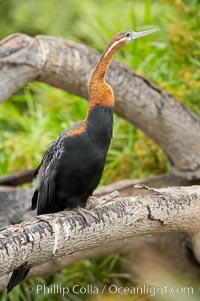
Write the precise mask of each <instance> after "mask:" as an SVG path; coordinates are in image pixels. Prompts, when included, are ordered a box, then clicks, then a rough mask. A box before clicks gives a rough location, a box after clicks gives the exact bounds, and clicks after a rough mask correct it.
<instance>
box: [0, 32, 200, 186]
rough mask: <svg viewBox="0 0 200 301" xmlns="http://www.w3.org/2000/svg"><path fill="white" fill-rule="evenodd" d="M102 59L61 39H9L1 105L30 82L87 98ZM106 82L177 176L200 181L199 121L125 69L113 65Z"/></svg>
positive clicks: (0, 78) (0, 55) (2, 51)
mask: <svg viewBox="0 0 200 301" xmlns="http://www.w3.org/2000/svg"><path fill="white" fill-rule="evenodd" d="M99 56H100V54H99V53H98V52H96V51H94V50H92V49H90V48H89V47H87V46H84V45H80V44H77V43H74V42H72V41H67V40H64V39H62V38H54V37H47V36H37V37H35V38H31V37H29V36H27V35H23V34H16V35H13V36H10V37H8V38H7V39H5V40H3V41H1V43H0V101H3V100H6V99H7V98H8V97H9V96H10V95H12V94H13V93H14V92H16V91H17V90H18V89H20V88H22V87H23V86H24V85H25V84H27V83H28V82H30V81H32V80H39V81H42V82H46V83H48V84H51V85H54V86H56V87H59V88H63V89H65V90H67V91H68V92H71V93H74V94H77V95H79V96H82V97H84V98H87V82H88V79H89V76H90V74H91V71H92V69H93V68H94V66H95V64H96V62H97V60H98V59H99ZM108 81H109V83H110V84H111V86H112V87H113V89H114V93H115V98H116V106H115V111H116V113H117V114H119V115H120V116H122V117H123V118H125V119H126V120H128V121H129V122H131V123H133V124H134V125H136V126H138V127H139V128H140V129H142V130H143V131H144V132H145V133H146V134H147V135H148V136H149V137H150V138H152V139H153V140H154V141H155V142H156V143H157V144H158V145H159V146H160V147H161V148H162V149H163V150H164V152H165V153H166V154H167V155H168V156H169V158H170V160H171V162H172V165H173V168H172V172H173V173H174V174H175V175H177V176H180V177H183V178H186V179H189V180H190V179H199V178H200V156H199V153H200V143H199V141H200V120H199V118H198V117H197V116H196V115H195V114H193V113H192V112H191V111H190V110H189V109H187V107H185V106H184V105H183V104H182V103H180V102H179V101H177V100H176V99H175V98H174V97H173V96H172V95H170V94H168V93H166V92H165V91H163V90H162V89H160V88H159V87H157V86H155V85H153V84H151V83H150V82H149V81H148V80H147V79H146V78H144V77H142V76H141V75H138V74H136V73H135V72H133V71H132V70H131V69H130V68H128V67H127V66H125V65H123V64H120V63H118V62H113V63H112V65H111V67H110V70H109V72H108ZM188 146H189V147H188Z"/></svg>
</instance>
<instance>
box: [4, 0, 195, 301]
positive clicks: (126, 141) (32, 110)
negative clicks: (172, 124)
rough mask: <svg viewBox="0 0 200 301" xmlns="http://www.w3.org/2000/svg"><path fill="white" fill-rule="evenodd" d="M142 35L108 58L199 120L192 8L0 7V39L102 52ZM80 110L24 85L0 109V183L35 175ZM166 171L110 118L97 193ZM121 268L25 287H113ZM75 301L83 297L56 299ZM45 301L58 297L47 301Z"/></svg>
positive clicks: (88, 264) (19, 293)
mask: <svg viewBox="0 0 200 301" xmlns="http://www.w3.org/2000/svg"><path fill="white" fill-rule="evenodd" d="M150 28H159V29H160V31H159V32H158V33H156V34H154V35H151V36H149V37H146V38H144V39H140V40H137V41H135V42H134V43H132V44H130V45H128V46H126V47H124V48H123V49H122V50H121V51H120V52H119V53H118V54H117V55H116V57H115V58H116V59H117V60H120V61H122V62H124V63H125V64H127V65H129V66H130V67H132V68H133V69H134V70H136V71H137V72H139V73H140V74H142V75H144V76H145V77H147V78H148V79H149V80H151V81H152V82H154V83H155V84H157V85H159V86H160V87H162V88H164V89H166V90H167V91H169V92H170V93H172V94H173V95H175V96H176V97H177V98H178V99H179V100H180V101H182V102H183V103H185V104H186V105H187V106H188V107H189V108H190V109H191V110H192V111H194V112H195V113H196V114H197V115H199V116H200V93H199V90H200V81H199V79H200V68H199V67H200V60H199V58H200V39H199V32H200V31H199V28H200V2H199V1H198V0H196V1H195V0H188V1H187V0H185V1H178V0H177V1H173V0H169V1H164V0H152V1H151V0H146V1H139V0H138V1H128V0H127V1H125V0H111V1H107V0H100V1H92V0H83V1H79V0H73V1H72V0H68V1H67V0H59V1H58V0H28V1H27V0H17V1H14V0H0V39H3V38H5V37H6V36H8V35H10V34H13V33H16V32H22V33H26V34H29V35H32V36H34V35H41V34H42V35H52V36H62V37H64V38H66V39H71V40H74V41H76V42H79V43H83V44H86V45H89V46H91V47H93V48H96V49H97V50H99V51H103V50H104V48H105V46H106V45H107V43H108V41H109V39H110V38H111V37H112V35H113V34H115V33H116V32H117V31H121V30H125V29H133V30H135V31H140V30H146V29H150ZM86 110H87V101H85V100H83V99H81V98H79V97H77V96H74V95H71V94H69V93H67V92H65V91H61V90H59V89H56V88H53V87H50V86H48V85H46V84H43V83H36V82H34V83H30V84H29V85H27V86H26V87H24V89H22V90H21V91H18V93H16V94H15V95H13V96H12V97H11V98H10V100H9V101H7V102H5V103H3V104H2V105H1V106H0V154H1V156H0V176H3V175H7V174H11V173H13V172H16V171H21V170H25V169H30V168H36V167H37V166H38V164H39V163H40V160H41V158H42V156H43V153H44V151H45V150H46V148H47V147H48V145H49V143H50V142H51V141H52V140H54V139H55V138H56V137H57V136H58V134H59V133H60V132H61V131H62V130H63V129H66V128H68V127H70V126H71V125H72V124H73V123H74V122H76V121H78V120H81V119H83V118H84V117H85V113H86ZM30 142H31V143H30ZM169 168H170V167H169V162H168V159H167V158H166V156H165V154H164V153H163V152H162V150H161V149H160V148H158V146H157V145H155V143H154V142H153V141H152V140H150V139H149V138H148V137H146V136H145V135H144V134H143V133H142V132H141V131H140V130H139V129H137V128H135V127H134V126H132V125H130V124H128V123H127V122H126V121H124V120H122V119H121V118H120V117H118V116H115V117H114V138H113V140H112V144H111V147H110V150H109V153H108V157H107V163H106V167H105V170H104V174H103V177H102V180H101V185H104V184H107V183H111V182H113V181H116V180H119V179H124V178H144V177H149V176H151V175H158V174H163V173H165V172H167V171H168V169H169ZM124 260H125V259H124V257H122V256H119V255H114V256H110V257H106V258H103V259H93V260H85V261H83V262H81V263H76V264H74V265H72V266H70V267H67V268H66V269H65V270H64V271H63V272H62V273H60V274H58V275H57V276H53V277H50V278H46V279H45V280H43V279H41V278H40V279H39V280H38V279H37V280H31V281H29V283H31V284H32V285H36V283H38V281H39V282H40V283H41V282H42V283H47V284H48V285H49V284H52V283H59V284H63V285H66V286H70V285H71V286H72V285H73V283H77V282H79V283H83V284H85V283H94V284H97V285H99V286H102V285H104V283H112V282H113V281H114V280H115V281H116V279H117V281H119V282H123V283H124V282H125V283H126V282H127V281H132V276H131V275H130V274H128V273H127V271H126V269H125V267H124V264H123V261H124ZM133 281H134V279H133ZM24 288H25V284H22V285H21V286H18V287H17V288H16V289H15V290H14V291H13V292H12V293H11V294H10V295H9V297H8V300H36V297H37V300H50V297H49V296H44V295H42V294H41V295H37V296H36V295H34V293H33V294H28V293H27V292H26V291H25V289H24ZM1 298H2V300H6V296H5V294H2V295H1ZM83 299H88V296H87V295H84V296H81V297H80V296H74V295H70V296H67V297H66V298H62V300H83ZM51 300H60V297H58V296H51ZM131 300H136V299H131ZM137 300H139V299H137ZM141 300H142V299H141ZM145 300H147V299H145ZM160 300H161V299H160Z"/></svg>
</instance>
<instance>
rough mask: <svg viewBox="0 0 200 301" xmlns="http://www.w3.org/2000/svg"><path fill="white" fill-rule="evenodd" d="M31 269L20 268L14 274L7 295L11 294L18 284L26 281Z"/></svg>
mask: <svg viewBox="0 0 200 301" xmlns="http://www.w3.org/2000/svg"><path fill="white" fill-rule="evenodd" d="M29 271H30V269H27V268H24V267H22V268H19V269H18V270H15V271H14V272H13V273H12V276H11V278H10V280H9V282H8V285H7V293H9V292H10V291H11V290H12V289H13V288H14V287H15V286H16V285H17V284H19V283H20V282H21V281H23V280H24V278H25V277H26V275H27V274H28V272H29Z"/></svg>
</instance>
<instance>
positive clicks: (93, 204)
mask: <svg viewBox="0 0 200 301" xmlns="http://www.w3.org/2000/svg"><path fill="white" fill-rule="evenodd" d="M118 196H119V192H118V191H117V190H115V191H113V192H111V193H109V194H106V195H104V196H102V197H100V198H99V199H98V198H96V197H94V196H90V197H89V198H88V200H87V203H86V209H88V210H90V209H94V208H97V207H101V206H103V205H104V204H106V203H109V202H110V201H112V200H113V199H115V198H117V197H118Z"/></svg>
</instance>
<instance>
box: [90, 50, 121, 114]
mask: <svg viewBox="0 0 200 301" xmlns="http://www.w3.org/2000/svg"><path fill="white" fill-rule="evenodd" d="M117 49H118V48H117V47H113V45H108V47H107V48H106V50H105V51H104V52H103V54H102V56H101V58H100V60H99V62H98V64H97V66H96V68H95V70H94V71H93V73H92V76H91V79H90V82H89V109H88V114H90V112H91V111H92V110H93V108H94V107H96V106H97V105H101V106H104V107H112V108H113V107H114V104H115V99H114V93H113V89H112V88H111V86H110V85H109V84H108V83H107V82H106V80H105V76H106V73H107V70H108V68H109V66H110V63H111V61H112V58H113V56H114V54H115V52H116V51H117Z"/></svg>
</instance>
